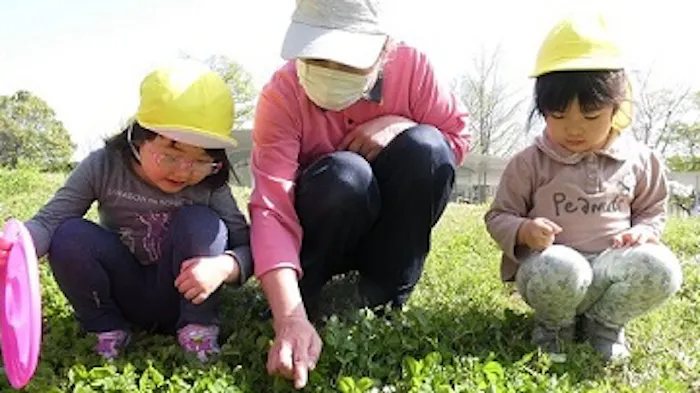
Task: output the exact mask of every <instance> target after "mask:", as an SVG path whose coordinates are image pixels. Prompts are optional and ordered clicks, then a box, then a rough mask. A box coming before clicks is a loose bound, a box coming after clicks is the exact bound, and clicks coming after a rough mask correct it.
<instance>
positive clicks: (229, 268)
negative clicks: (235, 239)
mask: <svg viewBox="0 0 700 393" xmlns="http://www.w3.org/2000/svg"><path fill="white" fill-rule="evenodd" d="M236 269H238V264H237V263H236V261H235V260H234V259H233V258H232V257H231V256H229V255H219V256H216V257H197V258H191V259H188V260H186V261H184V262H182V265H180V274H179V275H178V276H177V278H176V279H175V286H176V287H177V289H178V291H179V292H180V293H181V294H182V295H184V297H185V299H187V300H189V301H191V302H192V303H194V304H200V303H202V302H204V301H205V300H207V298H208V297H209V295H211V294H212V293H213V292H214V291H216V289H217V288H219V286H221V283H223V282H224V280H226V278H227V277H229V276H231V275H233V273H234V271H235V270H236Z"/></svg>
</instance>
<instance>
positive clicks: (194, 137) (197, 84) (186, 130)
mask: <svg viewBox="0 0 700 393" xmlns="http://www.w3.org/2000/svg"><path fill="white" fill-rule="evenodd" d="M233 120H234V104H233V98H232V96H231V90H230V89H229V87H228V86H227V85H226V82H224V80H223V79H222V78H221V77H220V76H219V75H218V74H217V73H216V72H214V71H212V70H211V69H209V68H208V67H206V66H205V65H203V64H201V63H198V62H195V61H192V60H183V61H179V62H177V63H175V64H173V65H170V66H167V67H162V68H158V69H156V70H154V71H152V72H151V73H149V74H148V75H147V76H146V77H145V78H144V80H143V82H141V102H140V104H139V109H138V112H137V113H136V121H138V123H139V124H140V125H142V126H143V127H145V128H147V129H149V130H152V131H154V132H156V133H158V134H161V135H163V136H165V137H167V138H170V139H172V140H175V141H178V142H182V143H187V144H190V145H194V146H198V147H201V148H205V149H223V148H229V147H235V146H236V145H237V143H236V140H235V139H233V138H232V137H231V130H232V127H233Z"/></svg>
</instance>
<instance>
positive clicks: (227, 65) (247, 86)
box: [204, 55, 258, 130]
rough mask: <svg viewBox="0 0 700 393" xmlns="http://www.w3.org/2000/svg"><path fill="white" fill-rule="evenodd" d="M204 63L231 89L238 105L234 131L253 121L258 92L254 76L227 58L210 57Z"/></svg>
mask: <svg viewBox="0 0 700 393" xmlns="http://www.w3.org/2000/svg"><path fill="white" fill-rule="evenodd" d="M204 62H205V63H206V64H207V65H208V66H209V67H210V68H211V69H213V70H214V71H216V72H217V73H218V74H219V75H221V77H222V78H223V79H224V81H226V83H227V84H228V85H229V87H230V88H231V94H233V100H234V102H235V105H236V111H235V115H236V121H235V124H234V130H238V129H240V128H241V127H242V126H243V124H245V123H246V122H248V121H251V120H253V110H254V109H255V98H256V97H257V95H258V92H257V91H256V89H255V86H254V85H253V76H252V75H251V74H250V72H248V71H246V70H245V68H243V66H242V65H241V64H240V63H238V62H236V61H234V60H231V59H229V58H228V57H226V56H221V55H215V56H210V57H208V58H207V59H206V60H204Z"/></svg>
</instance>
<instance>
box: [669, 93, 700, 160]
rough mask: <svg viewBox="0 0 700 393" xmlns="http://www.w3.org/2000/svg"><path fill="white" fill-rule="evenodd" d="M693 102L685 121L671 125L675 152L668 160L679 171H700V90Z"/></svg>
mask: <svg viewBox="0 0 700 393" xmlns="http://www.w3.org/2000/svg"><path fill="white" fill-rule="evenodd" d="M692 103H693V105H692V107H691V109H690V110H689V111H688V113H687V115H686V116H685V117H686V118H685V119H684V121H678V122H676V123H674V124H673V125H672V126H671V127H670V129H671V136H672V143H673V145H674V153H675V154H674V155H672V156H669V157H668V160H667V161H668V166H669V168H670V169H671V170H673V171H677V172H695V171H700V92H697V93H695V95H694V96H692Z"/></svg>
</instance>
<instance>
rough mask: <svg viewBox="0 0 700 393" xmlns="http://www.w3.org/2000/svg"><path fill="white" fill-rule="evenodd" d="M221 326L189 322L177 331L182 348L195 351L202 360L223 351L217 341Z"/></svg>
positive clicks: (206, 359)
mask: <svg viewBox="0 0 700 393" xmlns="http://www.w3.org/2000/svg"><path fill="white" fill-rule="evenodd" d="M218 338H219V327H218V326H216V325H210V326H202V325H195V324H189V325H187V326H185V327H183V328H182V329H180V330H178V332H177V340H178V342H179V343H180V346H181V347H182V349H184V350H185V352H188V353H194V354H195V355H197V358H198V359H199V360H200V361H201V362H206V361H208V360H209V359H210V357H211V356H212V355H218V354H219V353H221V348H220V347H219V343H218V342H217V340H218Z"/></svg>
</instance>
